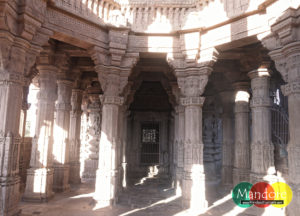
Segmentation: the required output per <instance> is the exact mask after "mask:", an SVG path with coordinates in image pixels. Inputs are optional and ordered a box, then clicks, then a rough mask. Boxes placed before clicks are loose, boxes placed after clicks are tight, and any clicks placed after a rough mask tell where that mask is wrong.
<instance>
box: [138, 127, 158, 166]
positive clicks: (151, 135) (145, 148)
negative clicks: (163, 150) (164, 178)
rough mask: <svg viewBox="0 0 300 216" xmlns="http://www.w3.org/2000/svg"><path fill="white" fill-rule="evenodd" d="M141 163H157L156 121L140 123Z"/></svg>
mask: <svg viewBox="0 0 300 216" xmlns="http://www.w3.org/2000/svg"><path fill="white" fill-rule="evenodd" d="M141 141H142V146H141V148H142V149H141V163H142V164H158V163H159V125H158V123H147V124H142V139H141Z"/></svg>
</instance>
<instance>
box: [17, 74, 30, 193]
mask: <svg viewBox="0 0 300 216" xmlns="http://www.w3.org/2000/svg"><path fill="white" fill-rule="evenodd" d="M29 84H30V82H29V80H27V79H26V81H25V85H24V86H23V101H22V110H21V119H20V128H19V129H20V135H21V137H22V139H21V143H20V154H19V174H20V177H21V187H20V191H24V189H25V184H26V170H27V169H28V168H29V167H28V165H29V164H28V163H27V162H29V160H26V159H29V158H26V150H27V149H28V147H29V146H27V142H25V139H24V137H25V129H26V119H27V111H28V109H29V107H30V104H29V103H28V101H27V98H28V93H29ZM30 145H31V143H30Z"/></svg>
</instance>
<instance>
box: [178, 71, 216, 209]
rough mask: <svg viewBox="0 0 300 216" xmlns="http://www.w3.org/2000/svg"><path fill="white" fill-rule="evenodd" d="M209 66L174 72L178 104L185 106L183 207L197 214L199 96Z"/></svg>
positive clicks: (201, 197)
mask: <svg viewBox="0 0 300 216" xmlns="http://www.w3.org/2000/svg"><path fill="white" fill-rule="evenodd" d="M211 70H212V69H211V68H210V67H202V68H194V69H186V70H184V73H182V76H184V77H180V74H179V73H178V76H179V78H178V85H179V87H180V89H181V91H182V95H184V97H183V98H181V104H182V105H183V106H184V107H185V140H184V167H183V171H184V176H183V180H182V187H183V190H182V201H183V206H184V207H185V208H188V209H189V210H190V211H192V212H195V213H196V212H197V213H201V212H204V211H205V210H206V208H207V201H206V197H205V174H204V165H203V146H204V145H203V140H202V106H203V103H204V99H205V98H204V97H200V95H201V94H202V93H203V92H204V88H205V86H206V84H207V81H208V75H209V74H210V72H211Z"/></svg>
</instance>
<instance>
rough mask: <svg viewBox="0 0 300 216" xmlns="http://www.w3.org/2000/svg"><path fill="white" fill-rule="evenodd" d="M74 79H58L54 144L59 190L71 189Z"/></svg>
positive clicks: (57, 188) (55, 170) (55, 178)
mask: <svg viewBox="0 0 300 216" xmlns="http://www.w3.org/2000/svg"><path fill="white" fill-rule="evenodd" d="M72 85H73V83H72V81H69V80H58V81H57V86H58V99H57V102H56V118H55V124H54V134H55V136H54V144H53V157H54V162H53V167H54V179H53V189H54V191H57V192H62V191H66V190H69V188H70V185H69V127H70V111H71V108H72V107H71V94H72Z"/></svg>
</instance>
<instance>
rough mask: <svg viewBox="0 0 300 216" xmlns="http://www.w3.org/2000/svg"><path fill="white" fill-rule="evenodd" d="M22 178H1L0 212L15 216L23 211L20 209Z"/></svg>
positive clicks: (5, 215)
mask: <svg viewBox="0 0 300 216" xmlns="http://www.w3.org/2000/svg"><path fill="white" fill-rule="evenodd" d="M20 181H21V180H20V178H19V177H17V176H16V177H6V178H5V177H1V178H0V185H1V187H0V194H1V199H0V212H1V215H3V216H15V215H19V214H20V213H21V210H20V209H18V203H19V201H20V192H19V190H20V189H19V188H20Z"/></svg>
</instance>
